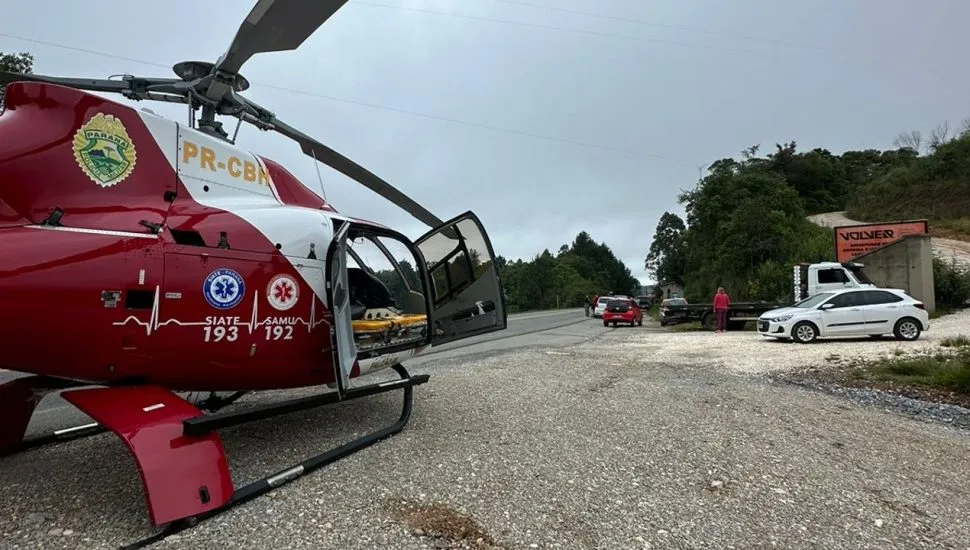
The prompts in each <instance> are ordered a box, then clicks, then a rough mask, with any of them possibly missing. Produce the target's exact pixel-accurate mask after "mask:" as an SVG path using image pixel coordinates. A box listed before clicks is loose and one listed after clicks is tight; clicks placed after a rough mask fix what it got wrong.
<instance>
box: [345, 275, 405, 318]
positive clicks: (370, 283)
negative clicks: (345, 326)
mask: <svg viewBox="0 0 970 550" xmlns="http://www.w3.org/2000/svg"><path fill="white" fill-rule="evenodd" d="M347 276H348V279H347V281H348V283H349V285H350V318H351V319H353V320H354V321H359V320H361V319H363V318H364V315H365V314H366V313H367V310H370V309H383V308H395V309H396V306H397V304H396V303H395V302H394V298H392V297H391V292H390V291H389V290H388V289H387V287H386V286H384V283H383V282H382V281H381V280H380V279H378V278H377V277H375V276H373V275H371V274H370V273H368V272H366V271H364V270H363V269H361V268H359V267H350V268H347Z"/></svg>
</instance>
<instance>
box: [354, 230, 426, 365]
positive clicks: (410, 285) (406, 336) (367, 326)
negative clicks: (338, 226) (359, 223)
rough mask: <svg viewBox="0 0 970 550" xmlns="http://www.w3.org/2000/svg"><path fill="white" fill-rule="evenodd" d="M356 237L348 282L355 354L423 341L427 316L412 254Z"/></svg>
mask: <svg viewBox="0 0 970 550" xmlns="http://www.w3.org/2000/svg"><path fill="white" fill-rule="evenodd" d="M353 237H354V238H348V247H347V254H348V258H347V279H348V287H349V291H350V317H351V320H352V325H353V332H354V342H355V344H356V345H357V351H358V352H360V351H371V350H373V349H376V348H381V347H388V346H397V345H401V344H406V343H409V342H420V341H421V340H423V339H424V338H425V336H426V333H427V327H428V315H427V312H426V311H425V299H424V293H423V292H422V290H423V287H422V284H421V280H420V278H419V276H418V274H417V272H416V271H415V270H414V267H413V266H414V265H415V260H414V257H413V254H411V253H410V252H409V251H407V249H406V248H405V247H404V246H403V244H402V243H400V242H399V241H395V240H393V239H387V238H385V237H375V236H371V235H354V236H353ZM395 245H397V246H395ZM392 248H394V249H395V252H397V257H396V256H395V252H392V251H391V249H392ZM401 251H403V253H402V252H401Z"/></svg>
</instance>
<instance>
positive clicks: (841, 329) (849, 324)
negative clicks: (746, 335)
mask: <svg viewBox="0 0 970 550" xmlns="http://www.w3.org/2000/svg"><path fill="white" fill-rule="evenodd" d="M929 328H930V316H929V313H928V312H927V311H926V308H925V306H924V305H923V302H920V301H919V300H916V299H915V298H913V297H912V296H910V295H908V294H906V292H904V291H902V290H899V289H895V288H847V289H839V290H831V291H825V292H820V293H818V294H815V295H814V296H810V297H808V298H806V299H805V300H802V301H801V302H798V303H797V304H794V305H792V306H789V307H783V308H779V309H773V310H771V311H766V312H765V313H763V314H762V315H761V317H759V318H758V334H761V335H762V336H765V337H773V338H781V339H786V340H787V339H788V338H791V339H793V340H795V341H796V342H801V343H803V344H807V343H809V342H813V341H815V339H816V338H838V337H852V336H872V337H876V336H882V335H883V334H892V335H893V336H895V337H896V338H897V339H899V340H916V339H917V338H919V336H920V334H921V333H922V332H923V331H924V330H929Z"/></svg>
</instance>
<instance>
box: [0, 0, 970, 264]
mask: <svg viewBox="0 0 970 550" xmlns="http://www.w3.org/2000/svg"><path fill="white" fill-rule="evenodd" d="M18 4H19V5H20V7H18V8H17V9H7V10H4V16H3V18H2V20H0V51H5V52H10V51H23V50H27V51H30V52H32V53H33V54H34V55H35V58H36V59H35V72H37V73H41V74H56V75H62V76H92V77H106V76H108V75H112V74H119V73H134V74H141V75H144V76H165V77H168V76H171V75H172V73H171V70H170V67H171V65H173V64H175V63H176V62H179V61H182V60H189V59H200V60H210V61H215V59H216V58H217V57H218V56H219V55H220V54H222V53H223V52H224V50H225V48H226V47H227V46H228V44H229V42H230V41H231V39H232V37H233V35H234V34H235V32H236V29H237V28H238V26H239V23H240V22H241V21H242V19H243V18H244V17H245V16H246V14H247V13H248V12H249V10H250V9H251V7H252V4H253V3H251V2H243V1H240V0H206V1H204V2H200V1H197V0H192V1H189V0H169V1H166V2H141V1H136V2H116V1H111V2H109V1H107V0H85V1H84V2H67V1H65V0H32V1H31V2H18ZM543 6H545V7H543ZM577 11H579V12H585V13H576V12H577ZM968 20H970V2H967V1H966V0H950V1H947V0H922V1H920V2H916V1H915V0H908V1H904V0H811V1H806V2H793V1H784V2H779V1H778V0H731V1H725V0H649V1H648V0H598V1H597V2H589V1H579V0H514V1H513V0H366V1H365V0H360V1H358V0H350V2H349V3H348V4H347V5H346V6H345V7H344V8H343V9H342V10H341V11H340V12H338V13H337V14H336V15H335V16H334V17H332V18H331V19H330V20H329V21H328V22H327V23H326V24H324V25H323V27H321V28H320V29H319V30H318V31H317V32H316V33H315V34H314V35H313V36H311V37H310V39H309V40H308V41H307V42H306V43H304V45H303V47H302V48H300V49H299V50H297V51H294V52H283V53H272V54H261V55H258V56H256V57H254V58H253V59H252V60H251V61H249V63H248V64H247V65H246V66H244V68H243V71H242V72H243V74H244V75H245V76H246V77H247V78H248V79H249V80H250V81H251V82H253V86H252V88H251V89H250V90H249V91H248V92H247V93H246V95H247V96H248V97H249V98H250V99H252V100H254V101H256V102H257V103H260V104H262V105H263V106H265V107H268V108H270V109H273V110H275V112H276V114H277V116H278V117H280V119H282V120H284V121H287V122H288V123H290V124H292V125H295V126H296V127H298V128H300V129H302V130H303V131H305V132H306V133H308V134H310V135H312V136H314V137H316V138H317V139H319V140H321V141H323V142H325V143H327V144H328V145H330V146H332V147H334V148H335V149H337V150H338V151H340V152H342V153H343V154H345V155H347V156H349V157H350V158H353V159H355V160H356V161H357V162H359V163H361V164H363V165H364V166H367V167H368V168H370V169H371V170H372V171H374V172H375V173H377V174H378V175H379V176H382V177H383V178H385V179H386V180H388V181H389V182H390V183H391V184H393V185H395V186H397V187H398V188H400V189H402V190H403V191H404V192H406V193H408V194H410V195H411V196H412V197H414V198H415V199H416V200H418V201H419V202H422V203H424V204H425V205H426V206H428V207H429V208H430V209H431V210H432V211H433V212H435V213H436V214H437V215H438V216H439V217H441V218H450V217H452V216H455V215H457V214H460V213H462V212H464V211H466V210H473V211H474V212H475V213H476V214H478V216H479V217H480V218H481V219H482V221H483V222H484V224H485V227H486V229H487V230H488V231H489V234H490V236H491V239H492V243H493V245H494V246H495V248H496V252H497V253H498V254H501V255H504V256H506V257H508V258H524V259H528V258H530V257H532V256H533V255H535V254H536V253H538V252H540V251H541V250H542V249H543V248H549V249H550V251H552V252H555V251H556V250H557V249H558V248H559V247H560V246H561V245H562V244H565V243H568V242H571V241H572V239H573V238H574V237H575V235H576V234H577V233H578V232H579V231H581V230H586V231H588V232H589V233H590V234H591V235H592V236H593V238H594V239H595V240H596V241H598V242H603V241H605V242H606V243H607V244H608V245H609V246H610V247H611V248H612V249H613V251H614V253H616V255H617V256H618V257H620V259H621V260H623V261H624V262H625V263H626V265H627V266H628V267H630V269H631V270H632V271H633V273H634V275H635V276H636V277H638V278H639V279H640V280H641V281H643V282H647V281H648V280H649V277H648V275H647V273H646V272H644V270H643V257H644V256H645V253H646V250H647V248H648V247H649V245H650V238H651V237H652V235H653V231H654V229H655V227H656V224H657V221H658V219H659V217H660V215H661V214H662V213H663V212H664V210H672V211H675V212H677V213H682V212H683V210H682V208H681V207H680V205H678V204H677V194H678V193H679V191H680V190H682V189H688V188H691V187H692V186H693V185H694V184H695V183H696V181H697V177H698V167H700V166H704V165H707V164H709V163H710V162H712V161H714V160H716V159H718V158H723V157H726V156H737V155H738V153H739V151H740V150H741V149H743V148H745V147H747V146H749V145H753V144H757V143H761V144H762V151H769V150H772V149H773V148H774V144H775V143H782V142H786V141H789V140H795V141H796V142H797V143H798V145H799V149H800V150H805V149H807V148H812V147H816V146H823V147H827V148H829V149H830V150H832V151H833V152H836V153H839V152H842V151H844V150H846V149H855V148H866V147H879V148H888V147H891V143H892V139H893V137H894V136H895V135H896V134H898V133H899V132H901V131H907V130H912V129H920V130H922V131H923V132H924V134H926V133H928V132H929V130H930V129H931V128H932V127H933V126H935V125H936V124H938V123H940V122H943V121H944V120H949V121H950V122H951V125H953V124H956V123H958V122H959V121H960V120H961V119H963V118H965V117H970V105H968V103H967V95H966V94H967V90H968V89H970V73H968V72H967V70H966V69H967V61H966V57H965V56H966V53H967V52H968V51H970V34H967V33H966V32H965V29H966V22H967V21H968ZM14 37H19V38H14ZM23 38H27V39H31V40H36V41H42V42H47V43H53V44H59V45H62V46H69V47H70V48H74V49H70V48H64V47H59V46H56V45H52V44H39V43H37V42H30V41H25V40H23ZM80 50H87V51H80ZM96 52H100V54H99V53H96ZM103 54H111V55H116V56H122V57H125V58H128V59H127V60H121V59H116V58H111V57H107V56H105V55H103ZM267 85H270V86H274V87H268V86H267ZM140 106H145V107H150V108H151V109H153V110H154V111H155V112H157V113H159V114H164V115H167V116H171V117H174V118H176V120H179V121H183V120H185V119H186V114H185V111H184V110H183V109H181V108H179V107H177V106H173V105H166V104H161V103H154V102H152V103H149V102H144V103H142V104H140ZM239 145H240V146H243V147H245V148H247V149H250V150H254V151H257V152H260V153H263V154H266V155H268V156H270V157H272V158H275V159H277V160H279V161H281V162H283V163H284V164H285V165H287V166H288V167H289V169H290V170H291V171H293V172H294V173H295V174H296V175H297V176H299V177H301V178H303V180H304V183H306V184H307V185H308V186H310V187H313V188H317V189H318V188H319V184H318V180H317V175H316V170H315V168H314V166H313V164H314V161H313V159H311V158H309V157H306V156H304V155H303V154H302V152H301V151H300V149H299V147H298V146H297V145H296V144H295V143H292V142H289V141H287V140H286V139H284V138H283V137H281V136H279V135H277V134H270V133H259V132H258V131H257V130H256V129H255V128H253V127H245V128H244V129H243V130H242V134H241V136H240V139H239ZM321 174H322V177H323V180H324V187H325V189H326V195H327V198H328V199H329V201H330V202H331V203H332V204H333V205H334V206H335V207H336V208H337V209H338V210H340V211H341V212H344V213H347V214H350V215H354V216H359V217H364V218H369V219H374V220H377V221H380V222H382V223H385V224H388V225H392V226H395V227H398V228H400V229H402V230H403V232H404V233H405V234H408V235H409V236H411V237H413V238H417V237H418V236H419V235H421V234H422V233H423V232H424V231H425V229H426V228H425V227H424V226H422V225H421V224H420V222H417V221H416V220H413V219H412V218H410V216H408V215H407V214H405V213H404V212H403V211H401V210H399V209H397V208H396V207H394V206H393V205H391V204H390V203H388V202H387V201H385V200H383V199H382V198H380V197H379V196H377V195H375V194H374V193H372V192H371V191H369V190H367V189H366V188H363V187H361V186H359V185H357V184H355V183H353V182H352V181H351V180H348V179H346V178H344V177H343V176H341V175H340V174H338V173H336V172H334V171H332V170H330V169H329V168H327V167H325V166H322V165H321Z"/></svg>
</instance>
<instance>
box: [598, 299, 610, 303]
mask: <svg viewBox="0 0 970 550" xmlns="http://www.w3.org/2000/svg"><path fill="white" fill-rule="evenodd" d="M609 301H610V299H609V298H600V299H599V301H598V302H596V303H597V304H605V303H606V302H609Z"/></svg>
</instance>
